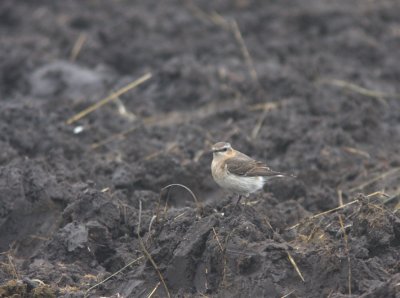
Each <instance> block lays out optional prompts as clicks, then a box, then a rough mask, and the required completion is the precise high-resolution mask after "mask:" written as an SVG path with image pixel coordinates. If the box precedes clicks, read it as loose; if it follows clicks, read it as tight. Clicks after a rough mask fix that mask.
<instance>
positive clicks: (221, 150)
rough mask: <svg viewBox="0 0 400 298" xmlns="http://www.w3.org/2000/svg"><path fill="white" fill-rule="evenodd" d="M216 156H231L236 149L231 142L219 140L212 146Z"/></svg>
mask: <svg viewBox="0 0 400 298" xmlns="http://www.w3.org/2000/svg"><path fill="white" fill-rule="evenodd" d="M211 151H212V153H213V155H214V158H220V157H229V156H232V155H234V150H233V148H232V147H231V144H229V143H226V142H218V143H216V144H214V145H213V146H212V148H211Z"/></svg>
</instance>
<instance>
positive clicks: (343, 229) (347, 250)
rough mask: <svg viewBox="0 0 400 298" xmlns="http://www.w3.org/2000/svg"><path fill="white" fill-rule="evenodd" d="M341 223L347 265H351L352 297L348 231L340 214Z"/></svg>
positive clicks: (349, 276) (349, 281)
mask: <svg viewBox="0 0 400 298" xmlns="http://www.w3.org/2000/svg"><path fill="white" fill-rule="evenodd" d="M339 223H340V228H341V229H342V232H343V238H344V243H345V247H346V254H347V263H348V265H349V269H348V287H349V295H350V296H351V263H350V250H349V240H348V237H347V233H346V229H345V228H344V223H343V219H342V216H341V215H340V214H339Z"/></svg>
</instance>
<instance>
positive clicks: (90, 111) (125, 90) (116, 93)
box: [66, 73, 151, 124]
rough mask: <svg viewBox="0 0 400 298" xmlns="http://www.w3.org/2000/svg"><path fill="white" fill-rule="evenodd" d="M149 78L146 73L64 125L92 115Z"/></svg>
mask: <svg viewBox="0 0 400 298" xmlns="http://www.w3.org/2000/svg"><path fill="white" fill-rule="evenodd" d="M150 78H151V73H146V74H145V75H143V76H141V77H140V78H139V79H137V80H135V81H133V82H132V83H130V84H128V85H126V86H124V87H122V88H121V89H119V90H118V91H116V92H115V93H112V94H111V95H109V96H107V97H106V98H104V99H102V100H100V101H99V102H97V103H95V104H93V105H91V106H89V107H88V108H86V109H84V110H83V111H81V112H79V113H78V114H76V115H75V116H73V117H71V118H69V119H68V120H67V121H66V123H67V124H72V123H74V122H76V121H78V120H80V119H82V118H83V117H85V116H87V115H88V114H90V113H92V112H93V111H95V110H97V109H98V108H100V107H102V106H104V105H105V104H107V103H109V102H110V101H112V100H115V99H117V98H118V97H119V96H121V95H122V94H124V93H126V92H128V91H129V90H131V89H133V88H136V87H137V86H139V85H140V84H142V83H144V82H146V81H147V80H149V79H150Z"/></svg>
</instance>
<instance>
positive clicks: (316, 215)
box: [287, 200, 359, 230]
mask: <svg viewBox="0 0 400 298" xmlns="http://www.w3.org/2000/svg"><path fill="white" fill-rule="evenodd" d="M358 202H359V200H354V201H351V202H348V203H346V204H344V205H342V206H339V207H336V208H333V209H330V210H327V211H324V212H321V213H318V214H315V215H313V216H311V217H309V219H315V218H317V217H320V216H322V215H325V214H329V213H332V212H335V211H337V210H340V209H343V208H345V207H347V206H350V205H353V204H355V203H358ZM300 224H301V223H297V224H295V225H294V226H291V227H289V228H287V230H292V229H294V228H297V227H298V226H299V225H300Z"/></svg>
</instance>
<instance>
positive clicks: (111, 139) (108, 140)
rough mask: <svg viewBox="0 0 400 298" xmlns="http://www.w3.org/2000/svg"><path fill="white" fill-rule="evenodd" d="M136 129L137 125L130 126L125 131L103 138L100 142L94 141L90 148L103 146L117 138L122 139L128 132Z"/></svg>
mask: <svg viewBox="0 0 400 298" xmlns="http://www.w3.org/2000/svg"><path fill="white" fill-rule="evenodd" d="M136 129H137V127H136V126H135V127H132V128H129V129H127V130H125V131H123V132H119V133H116V134H114V135H112V136H110V137H108V138H106V139H104V140H102V141H100V142H96V143H93V144H92V145H91V146H90V148H91V149H93V150H94V149H97V148H99V147H102V146H104V145H107V144H108V143H111V142H112V141H115V140H117V139H120V140H122V139H124V138H125V136H126V135H127V134H129V133H131V132H133V131H135V130H136Z"/></svg>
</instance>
